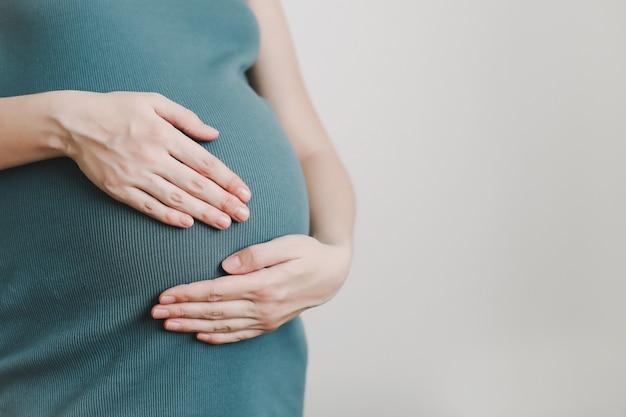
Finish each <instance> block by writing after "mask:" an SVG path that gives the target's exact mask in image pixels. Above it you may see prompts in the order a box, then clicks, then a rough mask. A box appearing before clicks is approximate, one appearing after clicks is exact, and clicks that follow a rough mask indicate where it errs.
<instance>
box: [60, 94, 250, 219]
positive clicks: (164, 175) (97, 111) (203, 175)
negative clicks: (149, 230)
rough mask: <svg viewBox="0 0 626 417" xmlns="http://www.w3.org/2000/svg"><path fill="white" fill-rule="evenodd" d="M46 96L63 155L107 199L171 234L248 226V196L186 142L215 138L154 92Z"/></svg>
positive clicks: (225, 171) (225, 169) (192, 116)
mask: <svg viewBox="0 0 626 417" xmlns="http://www.w3.org/2000/svg"><path fill="white" fill-rule="evenodd" d="M49 94H52V97H53V100H58V102H56V101H55V104H54V105H53V107H54V108H56V109H61V110H58V111H57V112H58V113H59V114H54V118H55V121H56V122H58V123H57V124H58V125H59V126H60V127H61V129H62V132H63V133H62V134H61V137H62V141H64V146H65V153H66V155H67V156H69V157H70V158H72V159H73V160H74V161H75V162H76V163H77V164H78V166H79V167H80V169H81V170H82V171H83V173H84V174H85V175H86V176H87V177H88V178H89V179H90V180H91V181H92V182H93V183H94V184H95V185H97V186H98V187H99V188H100V189H102V190H103V191H104V192H106V193H107V194H108V195H109V196H111V197H113V198H115V199H116V200H119V201H121V202H123V203H125V204H128V205H129V206H131V207H133V208H135V209H137V210H139V211H140V212H142V213H144V214H146V215H148V216H150V217H153V218H155V219H157V220H159V221H161V222H163V223H166V224H169V225H172V226H178V227H190V226H191V225H192V224H193V221H194V220H193V219H194V218H195V219H198V220H200V221H202V222H204V223H206V224H208V225H210V226H213V227H215V228H218V229H226V228H228V227H229V226H230V225H231V219H234V220H237V221H245V220H247V219H248V217H249V215H250V212H249V210H248V208H247V207H246V205H245V203H246V202H247V201H248V200H249V199H250V189H249V188H248V186H247V185H246V184H245V183H244V182H243V181H242V180H241V179H240V178H239V177H238V176H237V175H236V174H234V173H233V172H232V171H231V170H230V169H229V168H228V167H226V165H224V164H223V163H222V162H221V161H220V160H219V159H218V158H216V157H215V156H213V155H212V154H211V153H209V152H208V151H207V150H206V149H204V148H203V147H202V146H200V145H199V144H198V143H196V142H194V141H193V140H192V139H190V137H193V138H194V139H197V140H202V141H210V140H214V139H216V138H217V136H218V132H217V130H215V129H213V128H212V127H210V126H207V125H205V124H204V123H203V122H202V121H201V120H200V118H198V116H196V115H195V114H194V113H193V112H191V111H190V110H188V109H186V108H184V107H182V106H180V105H178V104H176V103H174V102H172V101H170V100H168V99H167V98H165V97H163V96H161V95H159V94H154V93H132V92H116V93H104V94H103V93H92V92H84V91H59V92H53V93H49Z"/></svg>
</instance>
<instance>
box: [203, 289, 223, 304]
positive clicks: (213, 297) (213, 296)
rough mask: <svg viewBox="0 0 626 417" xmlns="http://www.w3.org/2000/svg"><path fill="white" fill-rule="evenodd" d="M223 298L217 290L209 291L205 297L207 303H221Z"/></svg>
mask: <svg viewBox="0 0 626 417" xmlns="http://www.w3.org/2000/svg"><path fill="white" fill-rule="evenodd" d="M223 298H224V295H223V294H222V292H221V291H219V289H218V288H212V289H211V290H210V291H209V294H208V295H207V301H209V302H213V301H222V299H223Z"/></svg>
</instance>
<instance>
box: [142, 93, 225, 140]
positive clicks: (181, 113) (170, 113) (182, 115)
mask: <svg viewBox="0 0 626 417" xmlns="http://www.w3.org/2000/svg"><path fill="white" fill-rule="evenodd" d="M149 94H150V97H151V99H152V103H153V106H154V111H155V112H156V113H157V115H159V116H160V117H161V118H163V119H164V120H166V121H167V122H169V123H170V124H171V125H173V126H174V127H175V128H177V129H178V130H180V131H182V132H184V133H185V134H186V135H188V136H190V137H192V138H194V139H199V140H213V139H216V138H217V137H218V135H219V132H218V131H217V129H215V128H213V127H211V126H209V125H206V124H204V122H202V120H200V118H199V117H198V116H197V115H196V114H195V113H194V112H192V111H191V110H189V109H187V108H185V107H183V106H181V105H180V104H178V103H175V102H174V101H172V100H170V99H168V98H166V97H164V96H162V95H161V94H158V93H149Z"/></svg>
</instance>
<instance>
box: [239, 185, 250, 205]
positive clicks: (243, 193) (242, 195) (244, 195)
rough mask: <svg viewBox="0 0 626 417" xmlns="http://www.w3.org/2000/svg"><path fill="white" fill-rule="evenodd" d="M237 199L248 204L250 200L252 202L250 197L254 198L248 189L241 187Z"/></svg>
mask: <svg viewBox="0 0 626 417" xmlns="http://www.w3.org/2000/svg"><path fill="white" fill-rule="evenodd" d="M237 197H239V199H240V200H241V201H243V202H244V203H247V202H248V200H250V197H252V194H251V193H250V190H248V189H247V188H243V187H241V188H239V189H238V190H237Z"/></svg>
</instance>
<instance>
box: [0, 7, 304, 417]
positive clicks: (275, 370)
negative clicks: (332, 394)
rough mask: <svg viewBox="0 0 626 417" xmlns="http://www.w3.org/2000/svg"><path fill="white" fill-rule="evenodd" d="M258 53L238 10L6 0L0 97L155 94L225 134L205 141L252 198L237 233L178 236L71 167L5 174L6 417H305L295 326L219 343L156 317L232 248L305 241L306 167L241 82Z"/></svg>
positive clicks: (300, 337) (1, 305)
mask: <svg viewBox="0 0 626 417" xmlns="http://www.w3.org/2000/svg"><path fill="white" fill-rule="evenodd" d="M258 43H259V33H258V26H257V23H256V21H255V19H254V15H253V14H252V13H251V11H250V10H249V8H248V6H247V5H246V2H245V0H186V1H183V2H176V1H171V0H106V1H105V0H19V1H17V0H0V96H14V95H21V94H29V93H36V92H43V91H51V90H62V89H73V90H87V91H101V92H105V91H115V90H125V91H156V92H160V93H162V94H164V95H165V96H167V97H169V98H171V99H172V100H174V101H176V102H179V103H180V104H182V105H184V106H186V107H188V108H190V109H192V110H193V111H195V112H196V113H197V114H198V115H199V116H200V117H201V118H202V119H203V120H204V121H205V122H206V123H208V124H210V125H212V126H214V127H215V128H217V129H218V130H219V131H220V132H221V134H220V137H219V139H218V140H216V141H213V142H210V143H203V146H205V147H206V148H207V149H209V151H211V152H212V153H213V154H214V155H216V156H217V157H219V158H220V159H221V160H222V161H224V162H225V163H226V164H227V165H228V166H229V167H231V169H233V170H234V171H235V172H237V173H238V174H239V175H240V176H241V177H242V178H243V179H244V181H246V183H247V184H248V185H249V186H250V188H251V190H252V194H253V198H252V200H251V202H250V203H249V207H250V210H251V217H250V219H249V220H248V221H247V222H245V223H241V224H234V225H233V226H232V227H231V228H229V229H228V230H225V231H219V230H215V229H212V228H210V227H208V226H205V225H203V224H200V223H199V222H197V223H196V225H194V226H193V227H192V228H190V229H178V228H175V227H170V226H166V225H163V224H161V223H159V222H157V221H155V220H152V219H150V218H149V217H147V216H145V215H142V214H140V213H139V212H137V211H135V210H133V209H132V208H129V207H127V206H125V205H124V204H121V203H118V202H116V201H114V200H113V199H111V198H110V197H108V196H107V195H106V194H104V193H103V192H101V191H100V190H99V189H98V188H96V187H95V186H94V185H93V184H92V183H91V182H90V181H89V180H87V179H86V178H85V176H84V175H83V174H82V173H81V171H80V170H79V169H78V167H77V166H76V165H75V163H74V162H73V161H71V160H69V159H66V158H58V159H52V160H47V161H43V162H39V163H33V164H29V165H25V166H21V167H17V168H12V169H8V170H3V171H0V416H2V417H13V416H17V417H22V416H37V417H47V416H80V417H85V416H89V417H97V416H106V417H116V416H124V417H131V416H132V417H143V416H145V417H166V416H167V417H186V416H225V417H237V416H242V417H243V416H245V417H251V416H272V417H276V416H285V417H294V416H298V415H301V413H302V401H303V392H304V377H305V367H306V343H305V338H304V333H303V330H302V325H301V322H300V320H299V319H296V320H294V321H292V322H290V323H288V324H286V325H284V326H282V327H281V328H280V329H278V330H276V331H275V332H272V333H269V334H266V335H263V336H260V337H257V338H254V339H251V340H247V341H243V342H239V343H234V344H227V345H219V346H215V345H208V344H205V343H202V342H198V341H197V340H195V338H194V337H193V335H189V334H180V333H171V332H167V331H165V330H163V328H162V323H161V322H160V321H157V320H153V319H152V318H151V317H150V315H149V312H150V309H151V307H152V306H153V305H154V304H155V303H156V302H157V296H158V295H159V293H160V292H162V291H163V290H165V289H167V288H169V287H172V286H174V285H178V284H182V283H188V282H192V281H199V280H205V279H211V278H215V277H218V276H222V275H225V273H224V271H222V270H221V269H220V266H219V265H220V262H221V261H222V260H223V259H224V258H225V257H227V256H228V255H229V254H231V253H233V252H234V251H237V250H239V249H241V248H244V247H246V246H248V245H251V244H255V243H259V242H265V241H268V240H270V239H272V238H275V237H277V236H281V235H285V234H293V233H301V234H306V233H308V225H309V219H308V202H307V197H306V190H305V185H304V181H303V177H302V172H301V169H300V166H299V164H298V161H297V159H296V157H295V155H294V152H293V149H292V147H291V145H290V144H289V142H288V139H287V138H286V136H285V133H284V132H283V130H282V128H281V127H280V125H279V124H278V122H277V120H276V117H275V115H274V113H273V111H272V109H271V107H270V106H269V104H268V103H267V102H266V101H265V100H264V99H262V98H260V97H259V96H258V95H257V94H256V93H255V92H254V91H253V90H252V89H251V87H250V86H249V84H248V82H247V80H246V77H245V71H246V70H247V69H248V68H249V67H250V66H251V65H252V64H253V63H254V61H255V59H256V56H257V53H258Z"/></svg>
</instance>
